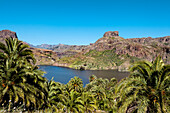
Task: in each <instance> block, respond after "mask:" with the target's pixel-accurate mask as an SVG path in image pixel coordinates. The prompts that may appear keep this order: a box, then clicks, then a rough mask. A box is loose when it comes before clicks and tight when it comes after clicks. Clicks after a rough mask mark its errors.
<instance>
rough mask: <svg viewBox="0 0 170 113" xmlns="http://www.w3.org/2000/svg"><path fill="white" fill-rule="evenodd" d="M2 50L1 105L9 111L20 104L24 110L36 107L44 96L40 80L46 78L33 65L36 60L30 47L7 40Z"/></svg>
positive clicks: (1, 44) (0, 59) (0, 56)
mask: <svg viewBox="0 0 170 113" xmlns="http://www.w3.org/2000/svg"><path fill="white" fill-rule="evenodd" d="M0 50H1V51H2V52H0V83H1V84H0V92H2V93H0V104H3V105H4V106H8V111H11V108H12V107H14V106H19V105H20V104H24V108H25V107H27V108H28V107H29V106H35V105H36V102H37V101H36V98H37V97H40V95H41V96H42V95H43V92H42V91H41V90H40V86H42V85H40V82H39V80H40V79H41V80H42V81H45V78H43V77H42V76H41V74H42V73H43V72H42V71H40V70H38V68H37V67H36V66H34V65H33V64H35V59H34V57H33V53H32V51H31V50H30V49H29V46H28V45H25V44H23V43H22V42H21V41H19V40H18V39H14V38H7V39H6V44H3V43H0ZM30 80H31V81H30ZM32 80H33V81H32ZM35 84H36V85H35ZM38 92H39V93H38ZM19 103H20V104H19Z"/></svg>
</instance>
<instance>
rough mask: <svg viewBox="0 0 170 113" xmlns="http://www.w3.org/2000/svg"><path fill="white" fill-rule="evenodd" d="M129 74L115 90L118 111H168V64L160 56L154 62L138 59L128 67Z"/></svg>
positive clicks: (169, 73) (169, 110)
mask: <svg viewBox="0 0 170 113" xmlns="http://www.w3.org/2000/svg"><path fill="white" fill-rule="evenodd" d="M130 71H131V72H132V73H131V76H130V77H129V78H127V80H124V81H123V82H120V83H119V85H118V88H117V90H116V93H117V95H119V98H117V99H118V103H117V105H118V107H119V112H125V111H128V110H132V111H138V112H142V113H144V112H161V113H165V112H170V109H169V103H168V101H169V99H170V95H169V94H170V90H169V89H170V76H169V75H170V65H165V64H164V63H163V61H162V59H161V57H157V58H156V59H155V61H154V62H152V63H151V62H147V61H140V62H137V63H135V64H134V65H133V66H132V67H131V68H130Z"/></svg>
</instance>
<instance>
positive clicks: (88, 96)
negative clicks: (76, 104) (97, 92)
mask: <svg viewBox="0 0 170 113" xmlns="http://www.w3.org/2000/svg"><path fill="white" fill-rule="evenodd" d="M79 99H80V100H81V101H82V104H83V106H84V107H85V111H86V113H89V112H93V111H94V110H96V109H97V105H96V102H95V99H94V97H93V95H92V93H91V92H83V93H82V95H81V96H80V97H78V100H79Z"/></svg>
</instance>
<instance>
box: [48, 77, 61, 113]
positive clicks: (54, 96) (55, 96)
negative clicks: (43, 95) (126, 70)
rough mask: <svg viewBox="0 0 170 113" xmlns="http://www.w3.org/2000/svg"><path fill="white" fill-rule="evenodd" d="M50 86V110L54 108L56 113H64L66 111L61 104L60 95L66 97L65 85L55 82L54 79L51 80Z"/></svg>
mask: <svg viewBox="0 0 170 113" xmlns="http://www.w3.org/2000/svg"><path fill="white" fill-rule="evenodd" d="M47 84H48V97H47V99H48V103H49V104H50V105H49V108H52V109H53V111H56V112H59V111H60V112H62V111H63V110H64V105H63V104H62V103H61V100H62V99H61V98H60V97H62V96H60V95H64V94H63V91H64V90H63V85H62V84H61V83H58V82H55V81H53V78H52V79H51V81H50V82H48V83H47Z"/></svg>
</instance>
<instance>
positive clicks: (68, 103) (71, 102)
mask: <svg viewBox="0 0 170 113" xmlns="http://www.w3.org/2000/svg"><path fill="white" fill-rule="evenodd" d="M60 96H61V99H62V103H63V104H64V105H65V108H66V112H67V113H70V112H71V113H83V112H84V110H85V108H84V106H83V102H82V100H81V98H78V97H79V96H80V94H79V93H78V92H77V91H75V90H71V91H70V92H68V91H66V92H65V95H60Z"/></svg>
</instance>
